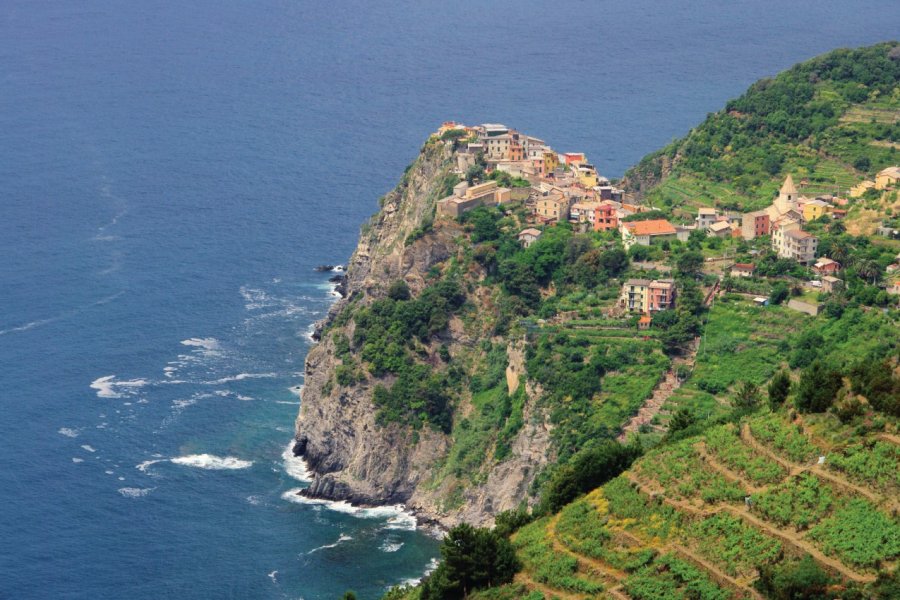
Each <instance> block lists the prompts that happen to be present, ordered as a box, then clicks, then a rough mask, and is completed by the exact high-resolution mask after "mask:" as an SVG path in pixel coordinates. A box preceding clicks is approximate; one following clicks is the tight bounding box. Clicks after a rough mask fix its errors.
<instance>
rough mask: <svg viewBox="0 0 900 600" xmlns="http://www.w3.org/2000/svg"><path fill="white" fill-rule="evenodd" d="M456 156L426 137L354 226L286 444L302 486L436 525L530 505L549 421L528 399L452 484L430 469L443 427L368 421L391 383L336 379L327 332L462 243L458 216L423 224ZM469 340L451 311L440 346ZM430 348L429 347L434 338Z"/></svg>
mask: <svg viewBox="0 0 900 600" xmlns="http://www.w3.org/2000/svg"><path fill="white" fill-rule="evenodd" d="M454 164H455V160H454V156H453V148H452V145H451V144H445V143H443V142H439V141H431V142H429V143H428V144H426V146H425V147H424V148H423V150H422V153H421V154H420V156H419V157H418V158H417V159H416V161H415V162H414V163H413V164H412V165H411V166H410V167H409V168H408V169H407V171H406V173H405V174H404V175H403V178H402V179H401V182H400V184H399V185H398V186H397V188H395V189H394V190H393V191H392V192H391V193H389V194H388V195H386V196H385V197H384V198H383V199H382V200H381V202H382V208H381V210H380V211H379V212H378V213H377V214H376V215H374V216H373V217H372V219H371V220H370V221H369V222H368V223H367V224H365V225H364V226H363V227H362V230H361V234H360V240H359V244H358V246H357V248H356V251H355V252H354V253H353V256H352V257H351V259H350V261H349V263H348V265H347V268H346V279H345V280H344V282H343V290H342V291H343V295H344V297H343V298H341V299H340V300H338V301H337V302H336V303H335V304H334V306H333V307H332V308H331V310H330V311H329V315H328V317H327V318H326V319H325V321H323V322H322V323H319V324H318V327H317V336H318V338H317V339H320V340H321V341H320V343H319V344H317V345H316V346H315V347H313V348H312V349H311V350H310V351H309V354H308V356H307V358H306V379H305V385H304V389H303V394H302V402H301V408H300V415H299V417H298V419H297V424H296V425H297V432H296V443H295V447H294V452H295V454H297V455H298V456H303V457H304V458H305V460H306V461H307V464H308V466H309V468H310V470H311V471H312V473H314V479H313V481H312V482H311V484H310V486H309V487H308V488H307V489H306V490H304V492H303V493H304V494H305V495H308V496H311V497H320V498H327V499H333V500H347V501H349V502H352V503H355V504H364V505H378V504H396V503H403V504H405V505H406V506H407V507H408V508H410V509H411V510H413V511H414V512H416V513H417V514H418V515H419V517H420V518H421V519H422V520H425V521H432V522H436V523H439V524H441V525H444V526H452V525H453V524H455V523H458V522H461V521H467V522H470V523H475V524H486V523H490V522H492V521H493V516H494V515H495V514H496V513H497V512H499V511H502V510H506V509H510V508H515V507H516V506H518V505H519V504H520V503H521V502H523V501H526V502H532V501H533V498H532V495H531V492H530V490H531V487H532V483H533V481H534V478H535V476H536V475H537V473H538V472H539V471H540V470H541V469H542V468H543V466H544V465H546V464H547V463H548V462H549V461H550V460H551V459H553V456H552V452H551V451H550V447H551V444H550V426H549V424H548V421H547V419H546V418H545V417H544V415H542V414H540V413H539V412H538V411H537V410H536V409H535V407H534V401H533V400H532V399H531V396H533V395H534V394H531V396H530V397H529V399H528V400H526V404H525V409H524V415H523V416H524V422H525V425H524V426H523V427H522V428H521V429H520V430H519V431H518V433H517V434H516V436H515V437H514V438H513V439H512V441H511V443H510V453H509V455H508V456H507V457H506V458H505V459H504V460H503V461H501V462H498V463H497V464H489V465H488V470H487V472H486V477H484V476H482V477H479V478H478V481H479V483H477V484H474V483H472V484H461V483H460V480H458V479H456V478H454V477H452V476H451V477H449V478H441V477H438V476H437V473H438V472H439V467H440V465H441V464H442V461H444V459H445V458H446V455H447V452H448V451H449V449H450V448H451V446H452V442H453V440H452V434H451V435H446V434H444V433H442V432H440V431H437V430H433V429H431V428H428V427H423V428H420V429H419V430H418V431H414V430H413V429H412V428H410V427H407V426H403V425H401V424H397V423H392V424H388V425H380V424H378V423H377V422H376V414H377V409H376V407H375V406H374V405H373V402H372V395H373V391H374V388H375V385H376V384H377V383H382V384H384V385H388V386H389V385H390V383H392V381H391V380H390V378H389V376H388V377H387V378H384V379H375V378H373V377H371V376H368V375H367V376H366V377H364V378H363V381H360V382H357V383H355V384H353V385H350V386H341V385H337V384H335V377H334V375H335V368H336V367H337V366H338V365H339V364H340V359H338V358H337V357H336V349H335V344H334V340H333V336H331V335H329V334H330V332H331V331H332V330H335V329H343V330H344V333H346V334H347V335H348V337H349V338H351V339H352V332H353V327H354V323H353V320H352V318H346V317H347V316H348V315H349V314H351V313H352V311H354V310H355V309H357V308H358V307H360V306H365V305H367V304H369V303H370V302H372V301H374V300H376V299H378V298H380V297H383V296H384V294H385V289H386V284H387V283H388V282H391V281H394V280H397V279H403V280H405V281H406V282H407V284H408V285H409V287H410V289H411V290H412V292H413V294H416V293H418V292H419V291H420V290H421V289H422V288H423V287H424V286H425V281H426V277H427V275H428V273H429V270H430V269H432V267H434V266H435V265H439V264H441V263H443V262H444V261H447V260H448V259H450V258H452V257H454V256H457V255H461V253H462V252H463V248H461V247H460V245H459V243H458V240H459V239H460V236H461V234H462V233H463V231H462V229H461V228H460V226H459V225H458V224H456V223H455V222H448V221H443V222H441V223H440V224H439V226H435V227H434V228H432V226H431V223H432V220H433V218H434V207H435V202H436V201H437V200H439V199H440V197H441V196H442V195H444V194H445V193H446V186H447V183H448V181H450V180H449V179H448V177H450V175H451V173H452V169H453V166H454ZM323 332H325V333H323ZM478 341H480V340H478V339H473V337H472V336H471V334H467V333H466V328H465V327H464V326H463V325H462V323H460V322H459V320H458V319H455V318H453V319H451V323H450V327H449V328H448V330H447V332H445V333H444V334H443V337H442V339H441V340H440V344H443V345H446V346H447V347H449V348H450V349H451V350H454V349H457V348H464V347H465V348H470V347H473V346H474V345H475V344H476V343H477V342H478ZM432 345H433V346H434V347H435V352H436V350H437V346H438V345H439V344H432ZM513 346H514V345H512V344H511V345H510V348H513ZM521 353H522V348H521V342H519V346H516V350H515V355H514V360H511V367H510V370H511V372H513V373H515V375H513V376H512V377H514V379H515V381H518V380H519V378H522V380H523V381H524V373H522V370H523V366H522V362H523V359H522V354H521ZM434 364H436V362H435V363H434ZM532 392H533V390H532ZM464 401H465V400H463V402H464ZM485 460H486V461H490V457H485ZM451 491H452V496H453V499H452V500H451V499H450V498H449V496H450V495H451Z"/></svg>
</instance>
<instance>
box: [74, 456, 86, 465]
mask: <svg viewBox="0 0 900 600" xmlns="http://www.w3.org/2000/svg"><path fill="white" fill-rule="evenodd" d="M72 462H73V463H75V464H78V463H83V462H84V459H83V458H78V457H77V456H73V457H72Z"/></svg>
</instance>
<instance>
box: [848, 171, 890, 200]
mask: <svg viewBox="0 0 900 600" xmlns="http://www.w3.org/2000/svg"><path fill="white" fill-rule="evenodd" d="M898 186H900V167H898V166H894V167H888V168H886V169H882V170H881V171H879V172H878V175H876V176H875V181H872V180H871V179H866V180H865V181H862V182H860V183H859V184H858V185H855V186H853V187H852V188H850V197H851V198H859V197H860V196H862V195H863V194H865V193H866V192H867V191H869V190H878V191H885V190H889V189H892V188H897V187H898Z"/></svg>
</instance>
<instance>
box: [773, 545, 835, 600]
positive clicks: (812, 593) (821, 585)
mask: <svg viewBox="0 0 900 600" xmlns="http://www.w3.org/2000/svg"><path fill="white" fill-rule="evenodd" d="M829 583H831V578H830V577H829V576H828V573H826V572H825V571H824V570H823V569H822V567H820V566H819V563H817V562H816V561H815V560H814V559H813V557H811V556H810V555H808V554H807V555H806V556H804V557H803V558H802V559H801V560H799V561H796V560H794V561H786V562H783V563H780V564H777V565H766V566H763V567H760V569H759V581H758V582H757V584H756V585H757V588H758V589H759V590H760V591H761V592H762V593H763V594H765V595H766V596H767V597H769V598H773V599H776V600H800V599H806V598H809V599H813V598H827V597H828V595H827V594H826V590H827V588H828V584H829Z"/></svg>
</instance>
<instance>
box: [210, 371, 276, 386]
mask: <svg viewBox="0 0 900 600" xmlns="http://www.w3.org/2000/svg"><path fill="white" fill-rule="evenodd" d="M277 376H278V374H277V373H238V374H237V375H230V376H228V377H222V378H221V379H216V380H214V381H204V383H205V384H206V385H222V384H223V383H231V382H232V381H243V380H245V379H268V378H271V377H277Z"/></svg>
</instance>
